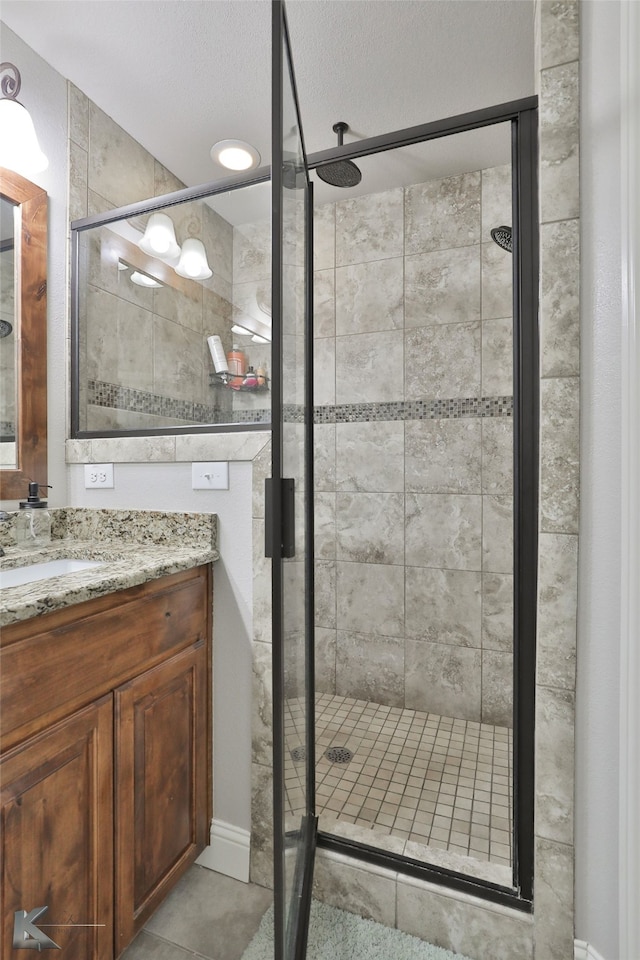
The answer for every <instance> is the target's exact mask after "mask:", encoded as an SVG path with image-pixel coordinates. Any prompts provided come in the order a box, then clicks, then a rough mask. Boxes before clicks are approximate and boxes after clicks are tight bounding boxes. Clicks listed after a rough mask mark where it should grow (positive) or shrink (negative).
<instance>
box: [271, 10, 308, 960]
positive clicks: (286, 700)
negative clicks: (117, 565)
mask: <svg viewBox="0 0 640 960" xmlns="http://www.w3.org/2000/svg"><path fill="white" fill-rule="evenodd" d="M272 9H273V39H272V43H273V68H272V69H273V150H272V165H271V171H272V191H273V194H272V243H273V250H272V265H273V266H272V269H273V291H272V314H273V360H272V377H273V378H272V443H273V454H272V478H271V480H269V481H267V504H266V509H267V512H266V517H267V537H268V543H267V555H268V556H271V557H272V563H273V567H272V571H273V572H272V578H273V701H274V714H273V742H274V908H275V920H274V927H275V930H274V932H275V960H302V958H303V957H304V955H305V949H306V933H307V926H308V917H309V907H310V902H311V880H312V875H313V857H314V849H315V835H316V818H315V816H314V811H313V797H314V731H313V711H314V702H313V506H312V503H313V473H312V469H313V464H312V456H313V436H312V430H313V402H312V375H311V370H312V353H311V350H312V343H313V338H312V336H311V290H312V287H311V282H310V278H311V276H312V273H311V254H312V244H311V212H312V203H311V185H310V183H309V176H308V170H307V163H306V157H305V151H304V142H303V138H302V130H301V126H300V118H299V113H298V106H297V98H296V90H295V80H294V76H293V68H292V64H291V57H290V51H289V42H288V34H287V26H286V16H285V11H284V5H283V3H282V2H281V0H274V2H273V4H272Z"/></svg>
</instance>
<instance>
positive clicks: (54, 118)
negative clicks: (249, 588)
mask: <svg viewBox="0 0 640 960" xmlns="http://www.w3.org/2000/svg"><path fill="white" fill-rule="evenodd" d="M0 57H1V59H2V60H3V61H5V60H8V61H9V62H10V63H13V64H15V66H16V67H17V68H18V70H19V71H20V74H21V77H22V88H21V90H20V93H19V96H18V99H19V100H20V102H21V103H22V104H24V106H25V107H26V108H27V109H28V111H29V113H30V114H31V117H32V119H33V123H34V126H35V128H36V133H37V135H38V140H39V143H40V146H41V148H42V150H43V151H44V153H45V154H46V156H47V157H48V159H49V166H48V167H47V169H46V170H44V171H43V172H42V173H39V174H37V175H34V177H33V181H34V183H37V184H38V186H39V187H42V188H43V189H44V190H46V191H47V194H48V197H49V218H48V253H47V274H48V275H47V326H48V335H47V350H48V356H47V378H48V391H47V393H48V396H47V403H48V413H49V442H48V460H49V483H50V484H51V485H52V487H53V489H52V490H50V491H49V502H50V503H51V505H52V506H54V507H55V506H64V505H66V503H67V478H66V467H65V461H64V441H65V438H66V435H67V433H66V424H67V412H66V411H67V406H66V401H67V392H68V391H67V376H66V371H67V363H68V357H69V345H68V341H67V233H68V221H67V178H68V173H67V84H66V80H65V79H64V77H62V76H61V75H60V74H59V73H58V72H57V71H56V70H54V69H53V68H52V67H50V66H49V64H48V63H46V62H45V61H44V60H43V59H42V58H41V57H39V56H38V55H37V54H36V53H34V51H33V50H32V49H31V47H28V46H27V45H26V44H25V43H24V42H23V41H22V40H21V39H20V38H19V37H17V36H16V34H15V33H13V32H12V31H11V30H9V28H8V27H7V26H5V24H0ZM34 479H35V480H38V479H39V478H38V477H34ZM25 493H26V491H25ZM12 506H15V504H12V503H7V504H6V507H7V508H11V507H12Z"/></svg>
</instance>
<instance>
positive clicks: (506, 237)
mask: <svg viewBox="0 0 640 960" xmlns="http://www.w3.org/2000/svg"><path fill="white" fill-rule="evenodd" d="M491 239H492V240H493V242H494V243H497V244H498V246H499V247H502V249H503V250H506V251H507V252H508V253H512V252H513V249H512V246H513V245H512V236H511V227H494V228H493V230H492V231H491Z"/></svg>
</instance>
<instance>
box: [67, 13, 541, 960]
mask: <svg viewBox="0 0 640 960" xmlns="http://www.w3.org/2000/svg"><path fill="white" fill-rule="evenodd" d="M273 11H274V22H273V26H274V59H273V66H274V100H273V106H274V142H273V156H272V166H271V168H270V169H269V168H263V169H261V170H258V171H255V172H254V173H253V174H252V175H251V176H249V177H245V178H243V177H242V176H238V177H232V178H229V179H228V180H225V181H218V182H216V183H212V184H205V185H203V186H201V187H197V188H189V189H180V190H176V191H174V192H173V193H170V194H167V195H165V196H162V197H156V198H154V199H152V200H148V201H144V202H142V203H139V204H133V205H131V206H129V207H124V208H120V209H116V210H109V211H107V212H105V213H103V214H100V215H98V216H92V217H88V218H86V219H85V220H82V221H77V222H76V223H74V224H73V230H72V265H73V297H72V308H73V335H72V374H73V376H72V381H73V397H72V399H73V403H72V415H73V416H72V419H73V436H74V437H80V438H82V437H100V436H121V435H130V436H148V435H154V434H161V435H163V434H176V435H179V434H189V433H194V432H196V433H199V432H202V433H216V432H229V431H246V430H256V429H258V430H263V431H266V430H269V431H270V433H271V438H272V462H271V467H272V470H271V477H270V478H269V480H268V483H267V490H266V512H265V513H264V514H263V516H264V517H265V527H266V533H267V542H266V544H265V545H263V544H260V549H259V551H258V552H259V553H261V554H262V555H263V556H264V554H265V551H266V555H267V557H269V558H270V559H271V562H270V568H271V574H272V583H273V589H272V609H271V614H272V623H271V631H269V630H268V629H265V628H264V625H260V627H259V629H260V638H259V639H260V642H258V643H254V647H255V648H259V650H260V652H258V649H255V650H254V665H255V671H256V684H257V686H256V688H255V689H256V701H257V703H258V704H260V707H259V709H260V710H261V714H260V721H259V722H260V724H261V727H260V732H257V733H256V731H254V734H255V742H258V741H260V747H259V748H255V746H254V749H258V750H259V751H262V752H261V756H262V757H263V756H265V755H266V754H265V750H266V747H265V742H266V740H268V739H270V738H272V743H273V754H272V755H271V753H270V752H269V758H268V762H267V761H265V762H264V763H263V768H264V769H265V770H266V771H267V772H268V776H269V777H271V775H273V823H271V821H270V818H268V817H266V818H265V817H263V818H260V817H258V816H256V817H254V825H253V838H252V843H253V844H254V849H255V850H257V851H259V852H260V854H264V852H265V851H267V854H266V856H267V859H268V857H269V856H270V854H269V852H268V851H269V850H270V844H271V841H272V839H273V857H274V861H275V863H274V872H273V876H274V879H275V892H276V911H275V923H276V944H277V956H278V957H279V958H280V957H284V956H286V957H287V958H293V957H302V956H303V955H304V938H305V930H306V922H307V907H308V903H309V898H310V890H311V879H312V876H313V857H314V850H315V847H316V845H318V846H321V847H324V848H326V849H329V850H334V851H337V852H342V853H346V854H348V855H350V856H352V857H355V858H356V859H359V860H362V861H365V862H368V863H370V864H374V865H378V866H382V867H387V868H389V869H391V870H393V871H396V872H400V873H405V874H409V875H412V876H415V877H420V878H423V879H426V880H430V881H432V882H435V883H443V884H446V885H448V886H450V887H453V888H457V889H460V890H466V891H471V892H472V893H474V894H476V895H479V896H482V897H486V898H487V899H491V900H493V901H495V902H498V903H503V904H507V905H511V906H515V907H517V908H519V909H521V910H525V911H527V910H530V909H531V904H532V894H533V745H534V710H533V707H534V698H533V691H534V672H535V634H536V623H535V611H536V561H537V539H536V530H537V477H538V464H537V445H538V413H537V411H538V396H537V382H538V334H537V272H538V263H537V226H536V224H537V196H536V183H535V169H536V150H537V146H536V116H537V109H536V98H530V99H527V100H523V101H517V102H514V103H507V104H500V105H498V106H495V107H489V108H485V109H482V110H478V111H475V112H473V113H470V114H465V115H463V116H459V117H453V118H448V119H445V120H441V121H435V122H431V123H427V124H424V125H421V126H419V127H413V128H410V129H407V130H401V131H396V132H393V133H389V134H385V135H383V136H379V137H375V138H372V139H370V140H364V141H363V140H361V141H352V142H350V143H343V142H341V141H342V140H343V134H344V132H345V130H348V128H346V125H345V124H343V123H340V124H336V131H337V132H338V134H339V145H338V146H337V147H332V148H330V149H328V150H326V151H323V152H322V153H318V154H315V155H313V156H311V157H309V158H307V157H306V155H305V150H304V142H303V137H302V130H301V125H300V116H299V111H298V108H297V101H296V94H295V82H294V78H293V72H292V68H291V65H290V61H289V52H288V44H287V38H286V24H285V21H284V18H283V11H282V8H281V5H280V4H277V3H276V4H274V5H273ZM356 162H357V163H356ZM347 163H349V164H350V166H349V167H347V166H346V164H347ZM323 168H325V170H324V175H323V173H322V170H323ZM336 170H337V171H338V173H340V172H341V171H342V172H343V173H344V172H345V171H348V172H349V177H347V178H346V179H344V178H342V177H340V176H336V175H335V174H336ZM316 171H317V176H316V173H315V172H316ZM354 171H357V174H359V175H360V176H357V175H356V173H355V172H354ZM338 181H342V182H341V184H340V185H337V184H338ZM346 183H348V187H346V188H345V184H346ZM265 199H266V203H265ZM269 200H270V201H271V202H270V207H271V209H269ZM157 213H161V214H162V215H163V216H166V217H167V218H168V219H170V221H171V222H172V224H173V227H174V228H175V229H176V230H177V233H178V234H179V235H180V237H181V239H184V238H185V237H188V238H189V239H193V240H197V241H198V242H199V244H200V246H201V247H202V248H203V249H204V251H205V254H206V256H207V257H208V258H209V261H210V263H211V266H212V268H213V275H210V273H208V272H207V270H205V269H204V268H203V270H202V275H201V276H198V277H184V276H182V275H181V274H180V271H179V270H177V269H174V265H172V263H170V262H168V260H167V258H166V257H165V258H164V259H163V258H162V257H156V256H153V255H150V254H148V252H147V251H146V250H145V236H146V233H147V230H148V229H149V227H150V222H151V219H152V217H153V216H154V215H155V214H157ZM141 275H142V277H143V279H142V281H141V280H140V276H141ZM212 337H219V338H220V344H221V349H222V351H223V352H224V354H225V355H227V356H228V355H229V353H234V354H235V353H237V352H238V349H237V348H239V352H244V353H245V354H247V355H248V361H249V363H250V364H251V366H252V367H253V368H254V371H256V370H259V369H261V370H262V371H263V375H262V378H259V377H257V376H256V377H254V378H253V379H251V381H250V382H247V384H246V389H236V390H234V389H232V387H233V386H234V383H233V381H234V380H238V379H239V378H238V377H235V376H232V375H231V374H226V373H224V371H223V372H222V374H221V372H220V370H219V369H218V367H217V366H216V365H215V363H214V359H215V356H214V353H215V351H211V352H210V350H209V347H208V342H209V339H210V338H212ZM271 339H272V342H270V340H271ZM132 344H133V347H132ZM218 360H219V356H218ZM223 360H224V357H223ZM260 379H262V382H259V381H260ZM235 386H236V387H238V388H241V387H243V386H245V382H244V380H243V381H241V382H239V383H236V384H235ZM257 387H259V389H256V388H257ZM260 602H261V607H260V609H261V610H262V611H264V610H265V609H266V605H265V602H264V597H262V596H261V599H260ZM254 629H255V631H256V632H257V631H258V627H257V626H256V625H254ZM268 633H269V634H270V635H269V638H268V639H269V643H267V637H266V634H268ZM271 635H272V638H273V642H272V644H271V642H270V641H271ZM267 651H268V653H267ZM267 659H269V664H268V665H267V663H266V661H267ZM271 666H272V668H273V681H272V680H271V672H270V668H271ZM271 702H272V705H273V711H272V714H271V716H269V717H268V718H267V713H268V711H267V710H266V709H265V707H267V706H268V705H269V704H271ZM263 732H266V734H267V736H266V738H265V737H263ZM261 738H262V739H261ZM268 745H269V746H270V743H269V744H268ZM265 783H266V781H265ZM263 792H264V791H263Z"/></svg>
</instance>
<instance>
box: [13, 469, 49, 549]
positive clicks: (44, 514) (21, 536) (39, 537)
mask: <svg viewBox="0 0 640 960" xmlns="http://www.w3.org/2000/svg"><path fill="white" fill-rule="evenodd" d="M39 486H43V487H46V486H48V484H46V483H43V484H38V483H36V482H35V481H34V480H31V481H29V495H28V496H27V499H26V500H21V501H20V512H19V514H18V516H17V519H16V542H17V544H18V546H20V547H44V546H46V544H48V543H50V542H51V515H50V514H49V511H48V509H47V501H46V500H41V499H40V496H39V494H38V487H39Z"/></svg>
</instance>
